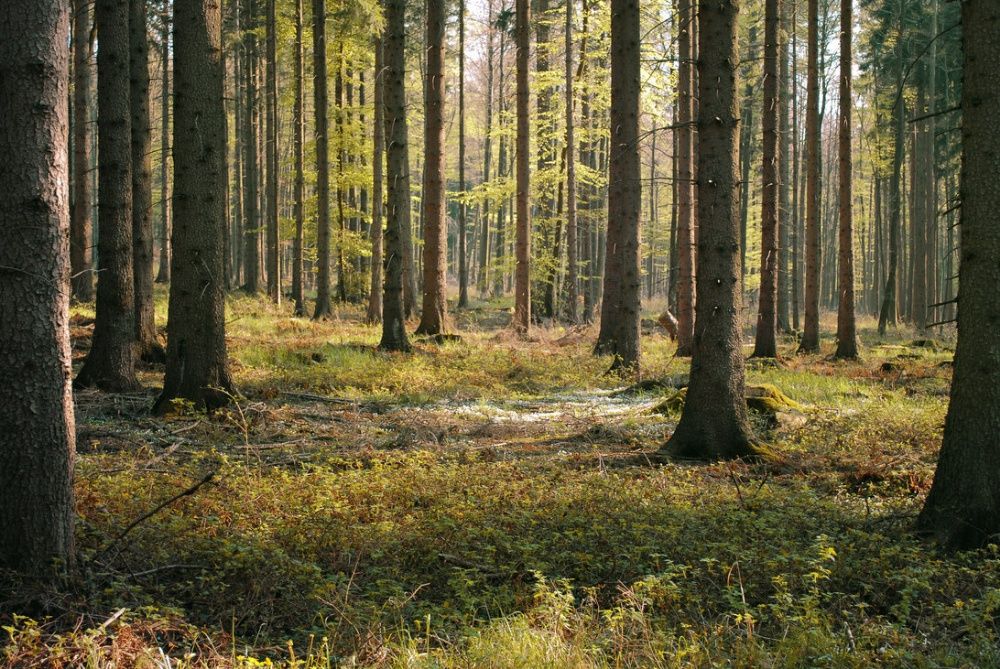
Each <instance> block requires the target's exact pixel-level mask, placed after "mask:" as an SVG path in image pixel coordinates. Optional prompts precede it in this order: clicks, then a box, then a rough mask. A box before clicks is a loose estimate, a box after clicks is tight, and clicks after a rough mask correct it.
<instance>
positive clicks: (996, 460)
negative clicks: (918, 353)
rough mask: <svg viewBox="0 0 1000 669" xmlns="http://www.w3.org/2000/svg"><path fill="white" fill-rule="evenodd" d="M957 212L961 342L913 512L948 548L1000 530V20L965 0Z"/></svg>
mask: <svg viewBox="0 0 1000 669" xmlns="http://www.w3.org/2000/svg"><path fill="white" fill-rule="evenodd" d="M962 30H963V40H964V50H965V53H964V57H963V64H962V73H963V75H964V78H963V80H964V83H963V87H962V147H963V154H962V188H961V198H962V212H961V249H962V251H961V253H962V262H961V265H960V266H959V282H958V286H959V288H958V298H959V302H958V345H957V348H956V349H955V372H954V378H953V380H952V384H951V401H950V403H949V405H948V415H947V417H946V418H945V423H944V441H943V442H942V444H941V454H940V457H939V459H938V466H937V472H936V473H935V474H934V483H933V485H932V486H931V491H930V493H929V494H928V495H927V502H926V503H925V505H924V508H923V510H922V511H921V513H920V517H919V518H918V520H917V525H918V527H919V528H920V529H921V530H922V531H923V532H925V533H926V534H928V535H930V536H932V537H933V538H934V539H936V540H937V541H939V542H940V543H942V544H944V545H945V546H948V547H951V548H975V547H979V546H984V545H986V544H987V543H996V540H997V536H998V535H1000V330H998V329H997V323H998V322H1000V291H997V286H998V285H1000V226H998V225H997V212H998V211H1000V185H998V184H1000V163H998V162H997V156H998V155H1000V129H998V127H997V120H996V110H997V108H998V107H1000V67H998V64H1000V20H998V18H997V8H996V5H995V4H994V3H993V2H991V0H966V2H963V3H962Z"/></svg>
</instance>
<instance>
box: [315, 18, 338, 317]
mask: <svg viewBox="0 0 1000 669" xmlns="http://www.w3.org/2000/svg"><path fill="white" fill-rule="evenodd" d="M313 98H314V101H315V109H314V113H315V115H316V119H315V130H314V132H315V137H316V206H317V208H318V211H317V213H316V264H317V273H316V308H315V310H314V311H313V319H314V320H320V319H325V318H329V317H330V316H331V315H333V308H332V305H331V304H330V136H329V127H328V123H327V74H326V0H313Z"/></svg>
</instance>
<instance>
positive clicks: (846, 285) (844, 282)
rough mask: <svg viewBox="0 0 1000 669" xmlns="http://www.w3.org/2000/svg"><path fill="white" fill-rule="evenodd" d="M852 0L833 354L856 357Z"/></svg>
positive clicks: (843, 49)
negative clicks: (835, 336) (834, 346)
mask: <svg viewBox="0 0 1000 669" xmlns="http://www.w3.org/2000/svg"><path fill="white" fill-rule="evenodd" d="M852 3H853V0H841V1H840V119H839V123H838V125H839V128H838V130H839V140H840V141H839V171H838V175H839V179H840V228H839V237H840V239H839V249H838V260H839V263H838V271H837V297H838V300H839V302H838V307H837V352H836V353H835V354H834V357H837V358H849V359H854V358H857V357H858V336H857V328H856V327H855V320H854V219H853V216H852V209H851V207H852V206H853V204H854V196H853V191H852V184H851V178H852V175H853V169H852V165H851V107H852V105H853V100H852V99H851V77H852V76H853V72H854V70H853V59H852V44H851V42H852V40H851V32H852V30H853V23H854V19H853V14H854V12H853V6H852Z"/></svg>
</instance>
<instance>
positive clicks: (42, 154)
mask: <svg viewBox="0 0 1000 669" xmlns="http://www.w3.org/2000/svg"><path fill="white" fill-rule="evenodd" d="M0 13H2V16H3V20H2V21H0V68H2V70H3V74H2V76H0V118H2V119H3V122H2V123H0V153H2V155H3V156H4V163H3V165H0V192H2V193H3V197H2V198H0V341H2V342H3V344H2V353H0V361H2V364H3V369H4V375H5V379H4V383H2V384H0V425H2V426H3V429H0V463H2V465H0V567H2V568H8V569H13V570H15V571H19V572H21V573H23V574H24V575H26V576H28V577H32V578H41V579H47V578H49V577H52V576H53V575H55V574H57V573H58V572H59V571H61V570H65V569H66V568H68V567H72V564H73V486H72V481H73V460H74V452H75V444H76V427H75V425H74V418H73V397H72V391H71V388H70V374H71V357H70V342H69V291H68V290H67V288H68V286H69V269H70V259H69V221H70V211H69V201H68V198H67V195H68V191H67V185H68V183H69V156H68V149H69V113H68V108H67V105H66V100H67V96H68V94H69V60H70V58H69V44H70V39H69V37H70V36H69V25H70V3H68V2H64V1H62V0H8V1H7V2H5V3H4V5H3V9H2V12H0ZM84 14H86V12H84ZM81 24H82V25H86V21H85V20H84V21H83V22H81V21H80V17H79V16H77V21H76V29H77V30H80V26H81ZM77 37H79V34H78V35H77ZM76 49H77V43H76V42H75V43H74V57H75V58H76V59H77V60H78V62H79V55H80V54H79V52H78V51H77V50H76ZM126 54H127V50H126ZM78 74H79V72H78ZM83 81H86V78H84V79H83ZM126 141H127V138H126ZM77 222H79V221H77ZM128 306H129V308H131V305H128ZM129 342H131V338H129Z"/></svg>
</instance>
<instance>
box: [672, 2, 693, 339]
mask: <svg viewBox="0 0 1000 669" xmlns="http://www.w3.org/2000/svg"><path fill="white" fill-rule="evenodd" d="M677 9H678V17H679V19H680V26H679V34H678V36H677V49H678V54H679V59H680V63H679V66H678V72H677V74H678V88H677V130H676V131H675V132H676V136H677V156H678V157H677V254H678V263H677V355H679V356H690V355H691V354H692V353H693V351H694V348H693V347H694V316H695V266H694V263H695V229H694V224H695V218H694V172H693V166H694V141H693V140H694V114H693V110H694V107H693V100H692V96H693V92H694V91H693V86H694V75H693V73H692V70H693V69H694V53H695V51H694V42H693V40H692V32H693V21H694V8H693V7H692V6H691V0H678V3H677Z"/></svg>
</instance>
